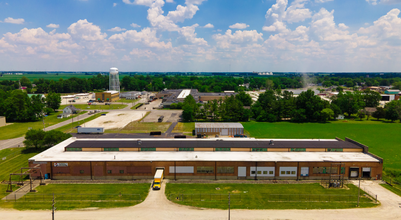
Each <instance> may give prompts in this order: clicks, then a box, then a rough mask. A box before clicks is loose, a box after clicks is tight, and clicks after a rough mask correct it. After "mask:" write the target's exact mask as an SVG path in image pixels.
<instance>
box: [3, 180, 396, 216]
mask: <svg viewBox="0 0 401 220" xmlns="http://www.w3.org/2000/svg"><path fill="white" fill-rule="evenodd" d="M378 183H379V182H375V181H363V182H361V187H362V188H365V189H367V190H369V191H371V192H372V193H375V194H378V198H379V200H380V202H381V204H382V205H381V206H379V207H377V208H365V209H328V210H231V219H233V220H235V219H249V220H251V219H252V220H255V219H260V220H262V219H265V220H267V219H275V220H279V219H286V220H289V219H301V220H302V219H305V220H306V219H307V220H313V219H316V220H318V219H319V220H320V219H325V220H326V219H329V220H338V219H347V220H348V219H351V220H367V219H386V220H387V219H401V208H399V203H401V197H399V196H397V195H395V194H394V193H392V192H390V191H388V190H386V189H384V188H383V187H382V186H380V185H379V184H378ZM165 186H166V184H165V183H164V184H162V189H161V190H160V191H153V190H150V192H149V195H148V197H147V198H146V200H145V201H144V202H142V203H141V204H139V205H136V206H132V207H127V208H116V209H100V210H91V211H88V210H87V211H77V210H75V211H56V214H55V219H58V220H69V219H74V220H90V219H93V220H97V219H107V220H121V219H166V220H167V219H174V220H188V219H191V220H193V219H212V220H214V219H215V220H221V219H227V216H228V211H227V210H217V209H202V208H195V207H187V206H182V205H177V204H175V203H172V202H170V201H168V200H167V198H166V196H165V195H164V193H165ZM149 187H150V185H149ZM56 206H57V205H56ZM0 212H1V215H2V216H3V217H2V218H3V219H22V220H25V219H26V220H42V219H50V217H51V212H50V211H16V210H6V209H3V210H0Z"/></svg>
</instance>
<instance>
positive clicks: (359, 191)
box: [357, 177, 361, 207]
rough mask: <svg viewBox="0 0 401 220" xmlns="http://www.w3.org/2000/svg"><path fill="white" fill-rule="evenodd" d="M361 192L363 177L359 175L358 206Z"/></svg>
mask: <svg viewBox="0 0 401 220" xmlns="http://www.w3.org/2000/svg"><path fill="white" fill-rule="evenodd" d="M360 194H361V177H359V187H358V204H357V207H359V196H360Z"/></svg>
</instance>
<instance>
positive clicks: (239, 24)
mask: <svg viewBox="0 0 401 220" xmlns="http://www.w3.org/2000/svg"><path fill="white" fill-rule="evenodd" d="M247 27H249V25H247V24H245V23H235V24H233V25H230V28H231V29H245V28H247Z"/></svg>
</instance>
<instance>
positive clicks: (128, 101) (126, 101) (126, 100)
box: [116, 99, 140, 104]
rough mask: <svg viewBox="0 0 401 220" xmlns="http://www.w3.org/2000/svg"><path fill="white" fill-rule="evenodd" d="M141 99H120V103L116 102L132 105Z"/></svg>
mask: <svg viewBox="0 0 401 220" xmlns="http://www.w3.org/2000/svg"><path fill="white" fill-rule="evenodd" d="M139 100H140V99H119V100H118V101H116V102H124V103H128V104H130V103H135V102H137V101H139Z"/></svg>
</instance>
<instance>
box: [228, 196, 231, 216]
mask: <svg viewBox="0 0 401 220" xmlns="http://www.w3.org/2000/svg"><path fill="white" fill-rule="evenodd" d="M230 202H231V197H230V193H228V220H230Z"/></svg>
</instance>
